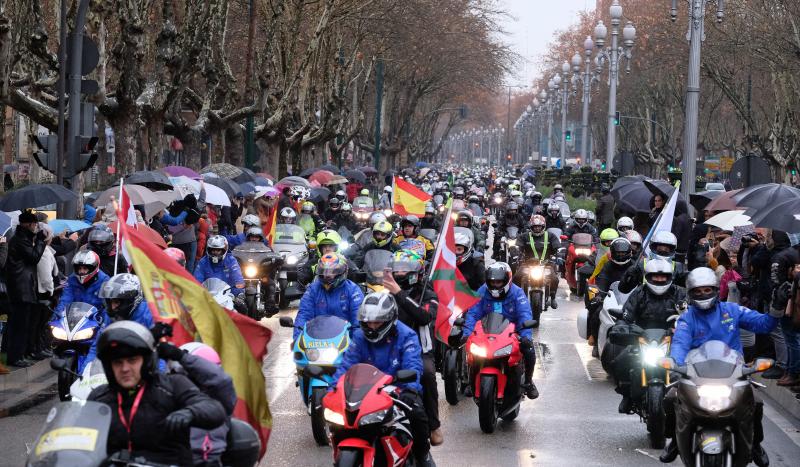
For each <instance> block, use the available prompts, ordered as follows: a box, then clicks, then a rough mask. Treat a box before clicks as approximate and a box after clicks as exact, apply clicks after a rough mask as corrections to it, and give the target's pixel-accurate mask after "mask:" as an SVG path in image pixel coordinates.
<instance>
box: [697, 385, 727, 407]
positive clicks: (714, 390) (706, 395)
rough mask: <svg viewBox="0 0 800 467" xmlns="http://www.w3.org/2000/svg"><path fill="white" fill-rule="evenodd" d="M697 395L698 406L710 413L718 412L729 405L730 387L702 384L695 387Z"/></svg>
mask: <svg viewBox="0 0 800 467" xmlns="http://www.w3.org/2000/svg"><path fill="white" fill-rule="evenodd" d="M697 395H698V396H700V399H699V401H698V404H699V405H700V407H702V408H704V409H706V410H708V411H710V412H719V411H720V410H725V409H727V408H728V406H729V405H731V399H730V396H731V387H730V386H725V385H722V384H703V385H701V386H698V387H697Z"/></svg>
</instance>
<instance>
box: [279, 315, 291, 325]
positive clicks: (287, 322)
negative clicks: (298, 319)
mask: <svg viewBox="0 0 800 467" xmlns="http://www.w3.org/2000/svg"><path fill="white" fill-rule="evenodd" d="M278 323H280V325H281V327H282V328H293V327H294V320H293V319H292V318H291V316H281V317H280V318H279V319H278Z"/></svg>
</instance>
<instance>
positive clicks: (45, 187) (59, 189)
mask: <svg viewBox="0 0 800 467" xmlns="http://www.w3.org/2000/svg"><path fill="white" fill-rule="evenodd" d="M76 199H78V194H77V193H73V192H72V191H70V190H68V189H66V188H64V187H63V186H61V185H56V184H55V183H40V184H35V185H28V186H26V187H23V188H20V189H19V190H14V191H11V192H9V193H7V194H6V195H5V197H3V199H1V200H0V211H6V212H8V211H16V210H23V209H28V208H40V207H42V206H47V205H48V204H56V203H63V202H65V201H74V200H76Z"/></svg>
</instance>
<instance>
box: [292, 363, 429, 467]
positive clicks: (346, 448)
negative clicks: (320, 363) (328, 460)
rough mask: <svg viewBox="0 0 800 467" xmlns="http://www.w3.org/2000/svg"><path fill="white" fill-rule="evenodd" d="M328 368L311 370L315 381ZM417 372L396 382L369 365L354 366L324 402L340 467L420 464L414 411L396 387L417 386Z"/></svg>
mask: <svg viewBox="0 0 800 467" xmlns="http://www.w3.org/2000/svg"><path fill="white" fill-rule="evenodd" d="M317 370H319V371H320V372H321V371H322V368H319V367H316V366H313V365H311V366H308V367H306V369H305V371H306V372H309V374H311V376H313V373H314V372H316V371H317ZM416 377H417V373H416V371H413V370H400V371H398V372H397V376H395V377H392V376H390V375H387V374H385V373H383V372H381V371H380V370H379V369H377V368H375V367H374V366H372V365H369V364H366V363H359V364H357V365H353V366H352V367H350V369H349V370H347V373H345V374H344V376H342V377H341V378H339V382H338V383H337V384H336V387H335V388H334V389H333V391H332V392H329V393H328V394H327V395H326V396H325V397H324V398H323V399H322V407H323V415H324V417H325V421H326V422H327V423H328V429H329V430H330V440H331V446H333V460H334V465H335V466H337V467H351V466H366V467H369V466H404V465H413V464H414V455H413V453H412V451H411V447H412V446H413V444H414V443H413V437H412V436H411V423H410V421H409V419H408V417H407V416H406V413H408V411H409V410H410V409H409V407H408V406H406V405H405V404H404V403H403V402H402V401H401V400H400V399H399V396H398V393H399V391H398V389H397V387H396V386H395V384H398V383H409V382H411V381H414V380H416Z"/></svg>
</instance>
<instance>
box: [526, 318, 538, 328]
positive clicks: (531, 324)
mask: <svg viewBox="0 0 800 467" xmlns="http://www.w3.org/2000/svg"><path fill="white" fill-rule="evenodd" d="M538 323H539V322H538V321H536V320H535V319H529V320H527V321H525V322H524V323H522V329H533V328H535V327H536V325H537V324H538Z"/></svg>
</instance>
